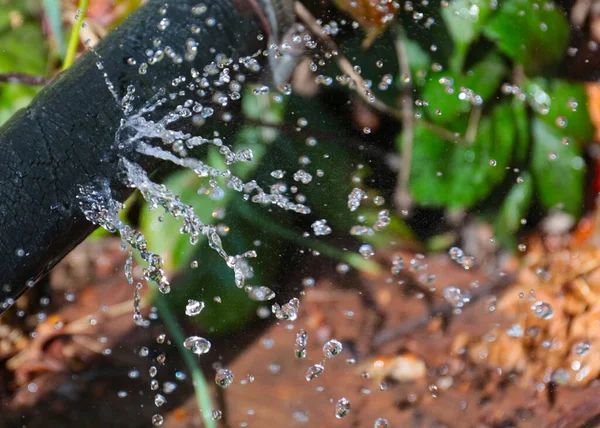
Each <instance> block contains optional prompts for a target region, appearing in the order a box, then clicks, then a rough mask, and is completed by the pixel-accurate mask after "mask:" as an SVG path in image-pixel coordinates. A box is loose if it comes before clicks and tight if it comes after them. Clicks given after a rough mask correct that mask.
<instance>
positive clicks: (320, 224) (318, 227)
mask: <svg viewBox="0 0 600 428" xmlns="http://www.w3.org/2000/svg"><path fill="white" fill-rule="evenodd" d="M311 227H312V229H313V232H314V234H315V236H323V235H329V234H330V233H331V227H329V226H328V225H327V220H325V219H321V220H317V221H315V222H314V223H313V224H312V225H311Z"/></svg>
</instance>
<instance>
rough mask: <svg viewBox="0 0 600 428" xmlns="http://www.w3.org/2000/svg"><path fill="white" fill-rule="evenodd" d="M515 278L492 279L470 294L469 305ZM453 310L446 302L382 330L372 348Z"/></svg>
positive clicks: (412, 331)
mask: <svg viewBox="0 0 600 428" xmlns="http://www.w3.org/2000/svg"><path fill="white" fill-rule="evenodd" d="M516 278H517V275H516V274H515V273H509V274H504V275H499V276H497V277H495V278H492V279H491V280H489V282H488V283H487V284H486V285H484V286H483V287H480V288H478V289H476V290H474V291H473V292H472V294H471V302H470V304H472V303H474V302H476V301H477V300H479V299H480V298H482V297H485V296H488V295H490V294H494V293H498V292H500V291H502V290H504V289H505V288H506V287H508V286H509V285H511V284H512V283H513V282H514V281H515V279H516ZM453 310H454V306H452V305H451V304H449V303H446V302H444V303H440V304H438V305H436V306H434V307H433V308H432V309H431V310H430V311H428V312H427V313H426V314H424V315H422V316H418V317H414V318H411V319H409V320H408V321H406V322H403V323H402V324H401V325H398V326H394V327H391V328H388V329H385V330H382V331H381V332H379V333H378V334H376V335H375V337H374V338H373V340H372V346H373V347H375V348H377V347H381V346H383V345H385V344H386V343H389V342H391V341H392V340H395V339H399V338H401V337H404V336H407V335H409V334H411V333H414V332H415V331H416V330H418V329H420V328H423V327H425V326H426V325H427V324H429V322H430V321H431V320H432V319H433V318H435V317H437V316H440V315H441V316H443V317H446V318H448V317H450V316H451V315H452V311H453Z"/></svg>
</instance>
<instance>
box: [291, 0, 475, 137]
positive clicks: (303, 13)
mask: <svg viewBox="0 0 600 428" xmlns="http://www.w3.org/2000/svg"><path fill="white" fill-rule="evenodd" d="M294 7H295V12H296V15H297V16H298V18H299V19H300V20H301V21H302V22H303V23H304V24H305V25H306V26H307V27H308V29H309V30H310V32H311V33H312V34H313V35H315V36H316V37H318V38H319V39H320V40H321V41H322V42H323V44H324V45H325V48H326V49H327V50H329V51H330V52H331V54H332V56H333V57H334V58H335V61H336V63H337V65H338V67H339V68H340V69H341V70H342V71H343V72H344V73H346V74H347V75H348V76H349V77H350V79H352V81H353V82H354V84H355V85H356V89H357V90H356V93H357V94H358V96H360V98H362V99H363V100H364V101H365V102H366V103H367V105H369V106H371V107H372V108H373V109H375V110H377V111H379V112H380V113H383V114H385V115H387V116H390V117H392V118H394V119H396V120H399V121H401V122H402V121H403V120H404V114H403V113H402V111H400V110H398V109H395V108H393V107H390V106H389V105H387V104H385V103H384V102H383V101H381V100H379V99H377V98H376V97H375V95H373V94H372V93H370V92H368V91H366V85H365V81H364V79H363V78H362V77H361V76H360V74H358V73H356V72H355V71H354V68H353V67H352V63H350V61H348V59H347V58H346V57H345V56H344V55H342V54H341V53H340V50H339V48H338V46H337V45H336V44H335V42H334V41H333V40H332V39H331V37H329V36H328V35H327V33H326V32H325V30H324V29H323V27H321V26H320V25H319V24H318V23H317V20H316V18H315V17H314V16H313V15H312V14H311V13H310V12H309V11H308V10H307V9H306V8H305V7H304V6H303V5H302V4H301V3H300V2H296V3H295V4H294ZM361 88H362V90H361ZM411 107H412V104H411ZM419 123H420V124H422V125H423V126H425V127H426V128H428V129H429V130H431V131H432V132H435V133H436V134H438V135H439V136H440V137H442V138H443V139H444V140H447V141H450V142H456V143H465V138H464V137H462V136H461V135H456V133H454V132H451V131H448V130H447V129H444V128H442V127H440V126H437V125H435V124H433V123H431V122H428V121H427V120H425V119H419Z"/></svg>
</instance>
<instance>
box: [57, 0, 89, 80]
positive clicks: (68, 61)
mask: <svg viewBox="0 0 600 428" xmlns="http://www.w3.org/2000/svg"><path fill="white" fill-rule="evenodd" d="M88 2H89V0H79V4H78V5H77V10H78V12H77V21H75V25H73V28H72V29H71V36H70V37H69V46H68V47H67V53H66V56H65V61H64V63H63V70H66V69H67V68H69V67H70V66H71V65H72V64H73V61H74V60H75V54H76V53H77V46H79V32H80V31H81V24H82V23H83V18H84V17H85V12H86V10H87V7H88ZM80 12H81V13H80Z"/></svg>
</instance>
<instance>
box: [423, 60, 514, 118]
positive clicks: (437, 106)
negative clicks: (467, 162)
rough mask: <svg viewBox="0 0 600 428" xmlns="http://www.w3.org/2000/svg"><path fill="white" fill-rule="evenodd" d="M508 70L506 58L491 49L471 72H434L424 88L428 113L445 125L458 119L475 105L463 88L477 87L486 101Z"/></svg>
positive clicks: (476, 89) (475, 89) (478, 92)
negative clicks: (505, 63)
mask: <svg viewBox="0 0 600 428" xmlns="http://www.w3.org/2000/svg"><path fill="white" fill-rule="evenodd" d="M505 72H506V67H505V65H504V62H503V61H502V59H501V58H500V57H499V56H498V55H497V54H495V53H491V54H489V55H487V56H486V57H485V58H484V59H483V60H482V61H481V62H479V63H477V64H476V65H475V66H474V67H473V68H472V69H471V70H470V71H469V72H468V73H465V74H456V73H453V72H450V71H448V72H446V71H442V72H437V73H431V74H430V75H429V78H428V82H427V84H426V85H425V88H424V89H423V99H424V100H425V101H427V105H426V107H425V108H426V111H427V113H428V116H429V117H430V119H431V120H432V121H433V122H436V123H439V124H441V125H445V124H451V123H456V120H457V116H459V115H461V114H465V113H468V112H469V111H471V108H472V103H471V101H470V99H469V97H468V96H466V97H465V95H461V94H462V92H463V91H462V89H465V90H471V91H473V94H474V96H475V95H477V96H479V97H481V98H482V100H483V101H482V102H484V103H485V102H487V101H489V100H490V98H491V97H492V95H493V94H494V93H495V92H496V90H497V89H498V87H499V85H500V82H501V81H502V78H503V76H504V74H505ZM461 98H466V99H461Z"/></svg>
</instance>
